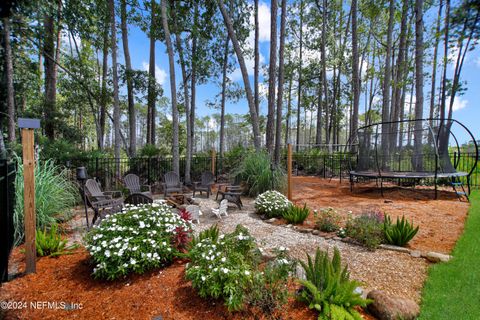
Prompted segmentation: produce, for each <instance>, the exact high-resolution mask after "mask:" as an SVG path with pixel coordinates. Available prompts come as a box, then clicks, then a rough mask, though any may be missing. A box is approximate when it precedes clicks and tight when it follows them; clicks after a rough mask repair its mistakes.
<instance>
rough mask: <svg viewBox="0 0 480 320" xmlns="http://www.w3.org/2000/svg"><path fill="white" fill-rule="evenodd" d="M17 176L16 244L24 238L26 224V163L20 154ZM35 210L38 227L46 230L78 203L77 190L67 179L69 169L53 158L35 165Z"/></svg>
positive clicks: (14, 218)
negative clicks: (63, 167) (24, 192)
mask: <svg viewBox="0 0 480 320" xmlns="http://www.w3.org/2000/svg"><path fill="white" fill-rule="evenodd" d="M17 162H18V169H17V174H16V178H15V212H14V215H13V223H14V229H15V231H14V238H15V245H19V244H20V243H21V242H22V241H23V238H24V224H23V217H24V211H23V190H24V188H23V164H22V160H21V159H20V158H18V157H17ZM34 174H35V209H36V221H37V229H40V230H43V229H45V228H49V227H50V226H52V225H53V224H55V223H56V221H57V219H58V218H61V215H62V214H64V213H65V211H68V209H70V208H71V207H73V206H74V205H75V203H76V202H77V199H78V197H79V193H78V189H77V188H76V187H75V185H74V184H73V183H72V182H71V181H70V180H69V179H68V172H67V171H66V170H62V169H61V168H60V167H59V166H57V165H55V164H54V163H53V161H51V160H46V161H38V162H37V164H36V166H35V172H34Z"/></svg>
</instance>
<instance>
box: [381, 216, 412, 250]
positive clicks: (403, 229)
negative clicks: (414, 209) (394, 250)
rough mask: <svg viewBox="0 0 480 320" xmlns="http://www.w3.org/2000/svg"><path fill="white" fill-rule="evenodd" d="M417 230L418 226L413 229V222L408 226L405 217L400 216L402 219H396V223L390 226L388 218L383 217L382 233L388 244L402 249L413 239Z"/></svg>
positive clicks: (390, 222)
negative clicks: (383, 232)
mask: <svg viewBox="0 0 480 320" xmlns="http://www.w3.org/2000/svg"><path fill="white" fill-rule="evenodd" d="M418 229H419V226H417V227H414V226H413V222H412V223H411V224H410V223H409V222H408V221H407V220H406V219H405V216H402V219H399V218H398V217H397V222H396V223H395V224H392V221H391V219H390V217H389V216H388V215H385V222H384V231H385V240H386V242H387V243H388V244H393V245H396V246H401V247H403V246H405V245H406V244H407V243H408V242H409V241H410V240H412V239H413V237H415V235H416V234H417V232H418Z"/></svg>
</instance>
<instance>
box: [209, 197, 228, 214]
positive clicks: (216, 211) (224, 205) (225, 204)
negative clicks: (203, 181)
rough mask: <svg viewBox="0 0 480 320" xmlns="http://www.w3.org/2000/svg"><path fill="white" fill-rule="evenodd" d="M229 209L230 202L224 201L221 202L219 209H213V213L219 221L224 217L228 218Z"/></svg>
mask: <svg viewBox="0 0 480 320" xmlns="http://www.w3.org/2000/svg"><path fill="white" fill-rule="evenodd" d="M227 209H228V200H227V199H223V200H222V201H220V206H219V207H218V209H212V213H213V214H214V215H216V216H217V217H218V219H222V215H224V216H225V217H227V216H228V212H227Z"/></svg>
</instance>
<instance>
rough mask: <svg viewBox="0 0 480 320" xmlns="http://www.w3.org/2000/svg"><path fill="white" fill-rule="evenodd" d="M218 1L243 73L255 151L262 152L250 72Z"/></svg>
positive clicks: (225, 13) (230, 24)
mask: <svg viewBox="0 0 480 320" xmlns="http://www.w3.org/2000/svg"><path fill="white" fill-rule="evenodd" d="M217 1H218V4H219V7H220V11H221V13H222V16H223V20H224V22H225V26H226V27H227V30H228V36H229V37H230V40H231V41H232V44H233V48H234V49H235V53H236V55H237V59H238V64H239V65H240V70H241V72H242V78H243V83H244V85H245V92H246V95H247V102H248V107H249V110H250V121H251V123H252V129H253V143H254V146H255V149H256V150H257V151H258V150H260V147H261V142H260V125H259V119H258V113H257V111H256V109H255V103H254V101H253V95H252V88H251V87H250V80H249V79H248V71H247V67H246V65H245V59H244V57H243V52H242V49H241V48H240V44H239V43H238V39H237V35H236V34H235V30H234V29H233V23H232V19H231V18H230V16H229V15H228V13H227V10H226V9H225V4H224V3H223V0H217Z"/></svg>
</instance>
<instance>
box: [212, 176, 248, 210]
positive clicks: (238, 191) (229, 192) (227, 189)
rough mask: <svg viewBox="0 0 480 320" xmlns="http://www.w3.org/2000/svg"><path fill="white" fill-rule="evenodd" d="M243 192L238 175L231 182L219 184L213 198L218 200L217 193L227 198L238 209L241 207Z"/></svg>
mask: <svg viewBox="0 0 480 320" xmlns="http://www.w3.org/2000/svg"><path fill="white" fill-rule="evenodd" d="M242 193H243V188H242V186H240V177H238V176H237V177H235V181H234V182H233V184H220V185H219V186H218V190H217V196H216V197H215V200H218V195H221V196H222V197H221V199H220V200H223V199H227V200H228V201H230V202H232V203H234V204H235V205H236V206H237V207H238V209H240V210H241V209H242V207H243V203H242V199H241V195H242Z"/></svg>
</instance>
